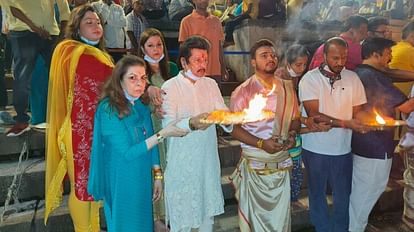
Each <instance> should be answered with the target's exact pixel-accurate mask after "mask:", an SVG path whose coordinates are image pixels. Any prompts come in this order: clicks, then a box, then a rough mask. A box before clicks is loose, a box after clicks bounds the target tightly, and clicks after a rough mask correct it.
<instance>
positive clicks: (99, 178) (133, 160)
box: [88, 99, 159, 232]
mask: <svg viewBox="0 0 414 232" xmlns="http://www.w3.org/2000/svg"><path fill="white" fill-rule="evenodd" d="M153 133H154V132H153V128H152V122H151V117H150V110H149V108H148V107H147V106H145V105H144V104H142V103H141V101H140V100H137V101H135V104H134V105H133V106H132V105H131V112H130V114H129V115H128V116H125V117H124V118H122V119H120V118H119V117H118V113H117V112H116V110H111V108H110V106H109V102H108V99H104V100H103V101H102V102H101V103H100V104H99V106H98V109H97V110H96V114H95V125H94V131H93V142H92V152H91V164H90V174H89V183H88V191H89V193H90V194H92V195H93V197H94V198H95V199H96V200H103V201H104V210H105V219H106V223H107V225H108V231H110V232H128V231H131V232H136V231H140V232H145V231H148V232H152V231H153V219H152V173H151V170H152V166H153V165H155V164H157V165H159V157H158V148H157V146H155V147H154V148H153V149H151V150H150V151H148V150H147V145H146V143H145V140H146V138H148V137H150V136H151V135H153Z"/></svg>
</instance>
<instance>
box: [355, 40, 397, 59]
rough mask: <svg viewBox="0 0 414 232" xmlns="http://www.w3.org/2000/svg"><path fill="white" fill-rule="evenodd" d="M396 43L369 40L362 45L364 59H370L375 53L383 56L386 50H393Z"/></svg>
mask: <svg viewBox="0 0 414 232" xmlns="http://www.w3.org/2000/svg"><path fill="white" fill-rule="evenodd" d="M394 45H395V42H394V41H392V40H389V39H385V38H379V37H378V38H377V37H376V38H368V39H366V40H364V42H363V43H362V59H364V60H365V59H368V58H370V57H371V56H372V55H373V54H374V53H377V54H380V55H382V53H383V52H384V50H385V49H387V48H391V47H392V46H394Z"/></svg>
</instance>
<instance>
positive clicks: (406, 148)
mask: <svg viewBox="0 0 414 232" xmlns="http://www.w3.org/2000/svg"><path fill="white" fill-rule="evenodd" d="M55 2H56V4H52V2H51V1H46V0H38V1H24V2H20V1H11V0H1V1H0V3H1V7H2V12H4V13H5V14H6V15H7V17H5V20H6V22H7V30H8V40H9V41H10V44H11V51H12V57H13V76H14V83H13V94H14V95H13V99H14V103H13V105H14V109H15V111H16V116H15V117H14V118H13V119H11V118H9V120H10V121H11V122H12V123H13V126H12V127H11V129H10V130H9V131H7V132H6V135H7V136H19V135H21V134H23V133H25V132H27V131H28V130H30V126H29V121H30V120H32V123H33V118H32V119H30V116H29V114H28V113H27V108H28V105H29V102H28V101H29V98H30V101H31V102H30V104H31V105H32V115H36V110H38V109H36V108H33V102H32V97H29V96H30V95H31V94H33V93H31V92H33V88H32V89H31V88H30V86H31V85H32V86H37V85H42V83H36V84H35V85H33V79H34V76H37V75H38V74H37V73H36V72H35V70H36V67H38V68H39V70H40V73H41V70H43V72H44V71H45V70H46V73H48V74H43V75H46V76H48V77H49V78H47V79H48V80H47V81H46V82H47V83H48V84H47V86H48V88H47V89H46V92H45V93H43V94H45V95H46V96H47V97H46V99H45V100H43V101H45V102H43V105H44V108H45V109H44V112H45V115H44V116H43V118H42V116H41V113H39V114H38V115H40V116H38V117H37V118H36V121H37V122H42V119H43V122H46V178H45V223H47V220H48V217H49V216H50V214H51V213H52V212H53V211H54V210H55V209H56V208H58V207H59V206H60V204H61V203H62V199H63V183H64V181H65V176H66V175H67V176H68V177H69V182H70V194H69V200H68V207H69V212H70V215H71V217H72V220H73V225H74V229H75V231H76V232H83V231H85V232H90V231H100V229H101V228H100V222H99V209H100V207H101V202H102V203H103V208H104V214H105V219H106V224H107V229H108V231H111V232H112V231H116V232H124V231H148V232H149V231H154V230H156V231H168V230H169V231H173V232H175V231H177V232H178V231H182V232H190V231H192V230H194V229H198V231H201V232H204V231H213V225H214V217H215V216H217V215H220V214H222V213H224V199H223V193H222V189H221V175H220V160H219V156H218V144H217V132H216V126H215V125H214V124H212V123H207V122H206V121H205V120H204V119H205V118H206V117H207V116H208V114H209V113H210V112H212V111H215V110H225V111H232V112H240V111H243V110H244V109H246V108H247V107H248V106H249V102H250V100H251V99H253V98H254V96H256V95H262V96H265V97H266V104H265V107H264V109H265V110H268V111H271V112H273V113H274V117H272V118H269V119H265V120H262V121H257V122H249V123H245V124H237V125H236V124H235V125H223V124H220V125H219V126H220V127H221V128H222V129H223V130H224V131H226V132H227V133H230V134H231V135H232V137H233V138H234V139H237V140H239V141H240V142H241V156H240V161H239V163H238V165H237V167H236V169H235V170H234V172H233V173H232V175H231V176H230V181H231V182H232V184H233V185H234V187H235V197H236V199H237V200H238V204H239V207H238V216H239V227H240V230H241V231H242V232H247V231H278V232H282V231H286V232H287V231H291V209H292V206H294V205H295V204H297V205H300V203H299V202H298V199H299V195H300V191H301V184H302V181H303V170H302V161H303V164H304V166H305V169H304V170H305V172H306V174H307V177H308V180H307V181H308V196H309V209H310V211H309V212H310V219H311V222H312V224H313V225H314V226H315V228H316V231H318V232H328V231H344V232H345V231H352V232H354V231H355V232H362V231H365V229H366V227H367V225H368V216H369V214H370V212H371V210H372V209H373V207H374V205H375V203H376V201H377V200H378V198H379V197H380V195H381V194H382V192H383V191H384V190H385V188H386V186H387V183H388V178H389V175H390V170H391V164H392V157H393V154H394V153H395V147H396V143H395V142H394V130H393V129H392V128H385V129H384V128H382V129H381V130H377V129H378V127H375V126H371V124H372V120H373V119H374V118H375V116H376V114H379V115H381V116H383V117H384V118H386V119H388V120H391V119H397V117H400V116H397V114H396V112H401V113H402V114H405V115H409V116H408V119H407V123H408V132H407V133H406V134H405V135H404V136H403V137H402V139H401V141H400V143H399V146H398V148H399V150H400V152H401V154H403V155H404V159H405V160H406V164H407V170H406V172H405V174H404V180H405V182H406V186H407V187H406V188H405V191H404V200H405V205H404V215H403V223H404V226H405V227H406V228H408V230H414V211H413V208H414V205H413V200H414V173H413V169H412V162H413V161H412V160H414V158H413V157H414V152H413V148H414V137H413V136H414V134H413V131H412V127H414V125H412V124H413V117H414V114H413V113H411V112H413V111H414V98H412V96H413V92H414V89H413V88H412V81H414V59H413V58H414V57H413V56H414V21H409V22H408V23H407V24H406V25H405V26H404V27H403V28H402V40H401V41H398V42H394V41H392V40H391V34H390V30H389V28H388V26H389V21H388V20H387V19H386V18H384V17H372V18H369V19H367V18H365V17H363V16H361V15H351V16H349V17H347V18H346V20H345V21H344V23H343V28H342V29H341V32H340V34H339V35H338V36H337V37H333V38H330V39H328V40H326V41H325V42H324V43H323V44H322V45H321V46H320V47H319V48H318V49H317V50H316V52H315V53H314V54H310V53H309V51H308V50H307V48H306V47H305V46H303V45H300V44H293V45H291V46H290V47H288V48H283V47H277V46H276V45H275V44H274V43H273V42H272V41H271V40H270V39H266V38H263V39H260V40H258V41H255V42H254V43H253V45H252V47H251V49H250V54H249V55H250V65H251V66H252V67H253V70H254V73H253V74H252V75H251V76H250V77H247V78H244V79H246V81H244V82H243V83H241V84H240V85H239V86H238V87H237V88H236V89H235V90H234V91H233V93H232V95H231V98H230V104H229V106H227V105H226V104H225V101H224V99H223V97H222V95H221V92H220V84H221V81H222V80H223V79H224V80H225V79H226V78H228V73H227V71H226V64H225V62H224V55H223V45H225V43H226V42H230V43H231V42H232V41H231V40H232V37H231V36H230V35H229V34H228V33H232V30H233V29H234V28H233V29H232V28H230V29H229V28H228V27H226V29H225V30H223V26H222V23H221V21H220V19H219V18H218V17H216V16H214V15H213V14H211V13H210V12H209V0H192V4H191V5H192V6H191V7H193V5H194V8H191V10H190V9H189V8H187V6H185V5H182V6H179V8H180V9H182V10H186V11H187V12H188V14H187V15H183V14H182V12H181V13H178V14H174V15H173V16H172V17H177V18H180V19H181V24H180V31H179V37H178V42H179V43H180V46H179V54H178V59H177V63H174V62H172V61H171V60H170V59H169V56H168V49H167V46H166V43H165V38H164V36H163V34H162V32H160V31H159V30H157V29H155V28H150V27H149V26H148V23H147V21H146V17H147V18H157V17H160V16H162V12H160V11H157V9H158V8H159V7H160V6H161V5H159V4H158V3H159V1H153V2H152V4H151V5H146V4H145V3H146V1H144V0H132V1H127V2H126V3H127V4H125V6H123V7H122V6H121V5H119V4H118V3H116V1H111V0H100V1H96V2H93V3H91V4H89V3H86V1H72V2H70V3H68V2H67V1H66V0H56V1H55ZM173 2H174V1H172V2H171V3H170V4H171V5H173ZM176 3H177V4H181V3H182V4H186V3H187V2H186V1H177V2H176ZM243 4H244V6H245V7H243V8H244V10H243V12H244V13H242V14H241V19H240V18H239V19H237V20H236V21H234V23H235V24H237V22H239V21H240V20H243V19H245V18H255V17H256V16H255V10H254V7H257V6H258V5H257V2H255V1H243ZM255 4H256V5H255ZM364 6H365V7H366V8H367V7H368V5H364ZM151 7H152V8H151ZM149 9H150V10H149ZM256 13H257V12H256ZM3 15H4V14H3ZM144 15H145V16H144ZM171 15H172V13H170V16H171ZM128 38H129V39H128ZM128 41H129V43H130V45H129V46H130V48H131V49H130V50H124V49H125V48H127V42H128ZM120 51H122V52H120ZM126 51H128V53H129V54H127V55H122V53H125V52H126ZM281 51H285V52H284V54H283V56H280V55H281V53H282V52H281ZM281 57H283V59H281ZM39 59H40V60H39ZM279 59H280V60H279ZM2 64H5V63H3V62H2ZM240 65H248V64H240ZM0 68H2V67H0ZM2 71H4V68H2ZM36 80H40V79H36ZM37 82H40V81H37ZM44 82H45V81H44ZM393 82H398V84H394V83H393ZM1 83H3V82H0V84H1ZM43 84H44V83H43ZM410 93H411V94H410ZM0 97H1V96H0ZM40 99H41V98H40ZM40 101H41V100H40ZM0 103H2V102H0ZM5 104H6V103H5ZM38 104H42V103H41V102H40V103H38ZM35 106H36V104H35ZM37 112H39V111H37ZM0 116H1V115H0ZM2 119H3V118H2ZM328 188H329V189H330V190H331V191H332V197H333V210H332V211H331V212H330V211H329V209H328V204H327V198H326V196H327V190H328Z"/></svg>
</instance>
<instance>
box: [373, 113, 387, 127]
mask: <svg viewBox="0 0 414 232" xmlns="http://www.w3.org/2000/svg"><path fill="white" fill-rule="evenodd" d="M375 114H376V116H375V120H376V121H377V123H378V124H380V125H385V124H386V121H385V120H384V118H382V117H381V115H379V114H378V113H377V112H375Z"/></svg>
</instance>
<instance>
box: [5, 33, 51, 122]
mask: <svg viewBox="0 0 414 232" xmlns="http://www.w3.org/2000/svg"><path fill="white" fill-rule="evenodd" d="M9 39H10V44H11V47H12V54H13V72H14V82H13V105H14V109H15V110H16V113H17V115H16V117H15V118H14V119H15V120H16V122H20V123H24V122H28V121H29V119H30V117H29V115H28V114H27V108H28V104H29V92H30V82H31V79H32V73H33V70H34V67H35V64H36V59H37V56H38V55H41V56H42V57H43V59H44V61H45V66H46V68H47V70H49V67H50V60H51V56H52V52H53V48H54V45H55V41H56V39H57V36H52V39H51V40H49V39H43V38H41V37H40V36H39V35H37V34H36V33H33V32H31V31H10V33H9Z"/></svg>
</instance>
